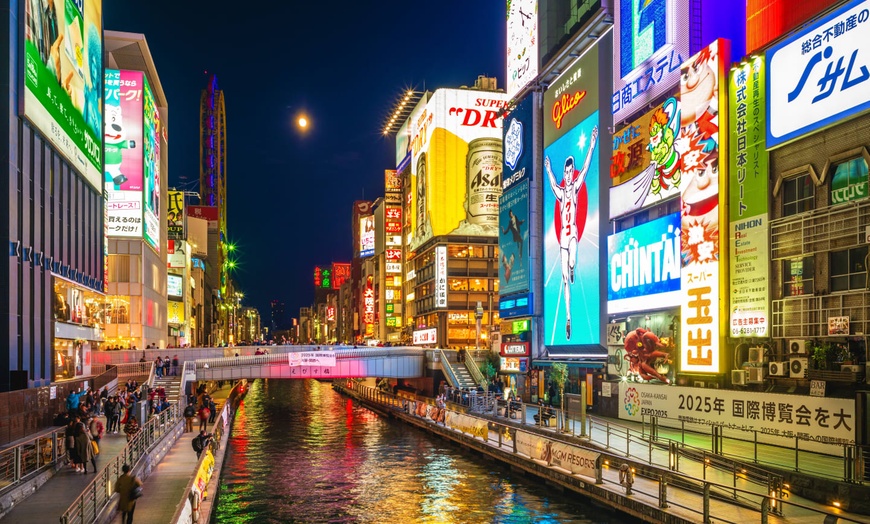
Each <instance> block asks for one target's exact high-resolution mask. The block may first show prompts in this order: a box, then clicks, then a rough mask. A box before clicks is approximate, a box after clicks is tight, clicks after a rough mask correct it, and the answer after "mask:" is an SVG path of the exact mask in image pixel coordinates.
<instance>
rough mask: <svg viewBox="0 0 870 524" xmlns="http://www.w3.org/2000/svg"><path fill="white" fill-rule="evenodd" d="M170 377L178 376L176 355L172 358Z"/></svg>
mask: <svg viewBox="0 0 870 524" xmlns="http://www.w3.org/2000/svg"><path fill="white" fill-rule="evenodd" d="M172 376H173V377H175V376H178V355H173V356H172Z"/></svg>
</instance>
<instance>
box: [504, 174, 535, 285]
mask: <svg viewBox="0 0 870 524" xmlns="http://www.w3.org/2000/svg"><path fill="white" fill-rule="evenodd" d="M498 208H499V214H498V225H499V228H498V229H499V239H498V249H499V252H500V253H501V260H500V264H499V269H498V280H499V282H498V292H499V294H501V295H509V294H511V293H521V292H525V291H528V290H529V278H530V275H531V271H530V267H529V266H531V263H530V262H531V259H530V258H529V225H530V224H529V182H528V180H526V181H524V182H523V183H522V184H520V185H518V186H514V187H512V188H511V189H509V190H508V191H506V192H505V193H502V195H501V196H500V197H499V199H498Z"/></svg>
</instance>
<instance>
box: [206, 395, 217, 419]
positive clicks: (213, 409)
mask: <svg viewBox="0 0 870 524" xmlns="http://www.w3.org/2000/svg"><path fill="white" fill-rule="evenodd" d="M208 410H209V411H211V415H209V417H208V423H209V424H214V419H215V417H216V416H217V406H215V404H214V399H213V398H211V396H209V397H208Z"/></svg>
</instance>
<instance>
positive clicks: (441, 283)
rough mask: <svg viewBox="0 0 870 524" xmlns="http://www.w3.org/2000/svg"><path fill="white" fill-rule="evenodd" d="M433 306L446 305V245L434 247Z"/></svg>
mask: <svg viewBox="0 0 870 524" xmlns="http://www.w3.org/2000/svg"><path fill="white" fill-rule="evenodd" d="M435 307H437V308H446V307H447V246H437V247H436V248H435Z"/></svg>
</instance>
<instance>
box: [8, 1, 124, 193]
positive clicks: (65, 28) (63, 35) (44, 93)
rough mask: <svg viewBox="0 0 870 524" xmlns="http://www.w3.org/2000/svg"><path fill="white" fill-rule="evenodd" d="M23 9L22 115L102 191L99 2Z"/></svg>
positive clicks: (27, 5)
mask: <svg viewBox="0 0 870 524" xmlns="http://www.w3.org/2000/svg"><path fill="white" fill-rule="evenodd" d="M7 5H8V4H7ZM23 5H24V16H23V18H24V20H25V22H24V117H25V118H27V119H28V120H29V121H30V122H31V123H33V125H34V127H36V129H38V130H39V131H40V133H41V134H42V136H43V137H45V139H46V140H48V141H49V142H50V143H51V144H52V145H53V146H54V147H55V148H56V149H57V150H58V151H59V152H60V153H61V154H62V155H63V156H64V157H65V158H66V159H67V161H68V162H69V163H70V164H71V165H72V166H73V167H74V168H75V169H76V170H77V171H78V172H79V173H81V174H82V175H83V176H84V179H85V180H87V181H88V183H89V184H91V186H93V188H94V189H96V190H97V191H100V190H102V185H101V183H100V180H101V179H102V177H101V176H100V169H101V166H102V154H103V151H102V147H101V143H102V141H101V140H100V131H103V110H102V105H103V80H104V79H103V36H102V35H103V13H102V10H103V3H102V1H101V0H44V1H35V0H27V1H25V2H23ZM7 29H8V28H7ZM7 36H8V34H7ZM13 74H14V71H13ZM108 126H109V124H108V123H107V124H106V133H107V134H109V133H111V131H110V130H109V128H108Z"/></svg>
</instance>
